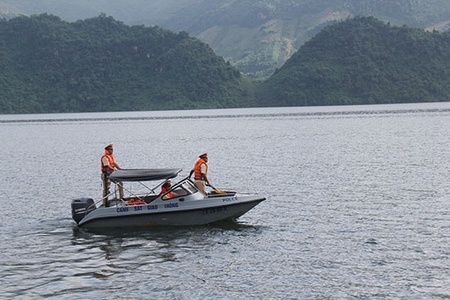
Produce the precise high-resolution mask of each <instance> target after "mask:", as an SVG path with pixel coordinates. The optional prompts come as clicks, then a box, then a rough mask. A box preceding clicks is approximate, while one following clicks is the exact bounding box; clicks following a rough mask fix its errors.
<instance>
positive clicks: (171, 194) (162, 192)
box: [159, 186, 173, 198]
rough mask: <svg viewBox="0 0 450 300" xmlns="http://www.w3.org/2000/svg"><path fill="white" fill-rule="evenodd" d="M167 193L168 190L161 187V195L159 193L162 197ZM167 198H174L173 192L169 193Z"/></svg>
mask: <svg viewBox="0 0 450 300" xmlns="http://www.w3.org/2000/svg"><path fill="white" fill-rule="evenodd" d="M166 192H167V189H166V188H165V187H164V186H162V187H161V193H159V194H160V195H163V194H165V193H166ZM166 197H167V198H173V192H169V193H167V194H166Z"/></svg>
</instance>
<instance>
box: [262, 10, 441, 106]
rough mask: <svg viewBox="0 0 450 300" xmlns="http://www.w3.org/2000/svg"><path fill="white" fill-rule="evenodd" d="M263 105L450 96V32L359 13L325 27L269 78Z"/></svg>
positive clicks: (416, 99) (429, 99)
mask: <svg viewBox="0 0 450 300" xmlns="http://www.w3.org/2000/svg"><path fill="white" fill-rule="evenodd" d="M259 99H260V100H261V103H260V104H261V105H266V106H303V105H345V104H372V103H401V102H426V101H449V100H450V32H446V33H439V32H436V31H435V32H427V31H424V30H422V29H413V28H408V27H406V26H402V27H397V26H390V25H389V24H385V23H383V22H381V21H379V20H377V19H375V18H372V17H359V18H354V19H349V20H346V21H342V22H339V23H336V24H335V25H333V26H328V27H326V28H325V29H324V30H322V31H321V32H320V33H319V34H318V35H317V36H315V37H314V38H313V39H311V40H310V41H309V42H307V43H306V44H305V45H304V46H302V47H301V48H300V50H299V51H298V52H297V53H295V54H294V55H293V56H292V57H291V58H290V59H289V60H288V61H287V62H286V64H285V65H284V66H283V67H282V68H280V69H279V70H277V71H276V72H275V74H274V75H273V76H271V77H270V78H269V79H268V80H267V81H265V82H264V83H263V84H262V85H261V87H260V90H259Z"/></svg>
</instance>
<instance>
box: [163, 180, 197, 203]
mask: <svg viewBox="0 0 450 300" xmlns="http://www.w3.org/2000/svg"><path fill="white" fill-rule="evenodd" d="M195 192H197V189H196V188H195V187H194V186H193V185H192V183H191V182H189V181H183V182H181V183H178V184H176V185H175V186H174V187H173V188H172V189H171V190H170V191H169V192H168V193H166V194H165V195H163V196H162V198H161V199H163V200H168V199H172V198H176V197H183V196H187V195H190V194H193V193H195Z"/></svg>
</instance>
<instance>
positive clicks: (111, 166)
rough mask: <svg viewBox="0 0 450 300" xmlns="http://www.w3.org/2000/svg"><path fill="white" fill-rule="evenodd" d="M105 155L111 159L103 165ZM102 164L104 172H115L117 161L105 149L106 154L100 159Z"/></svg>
mask: <svg viewBox="0 0 450 300" xmlns="http://www.w3.org/2000/svg"><path fill="white" fill-rule="evenodd" d="M103 157H106V158H107V159H108V161H109V166H108V165H103ZM100 162H101V165H102V172H103V173H112V172H114V167H115V166H116V161H115V159H114V156H112V155H110V154H109V152H107V151H106V150H105V154H103V156H102V158H101V159H100Z"/></svg>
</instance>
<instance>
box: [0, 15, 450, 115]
mask: <svg viewBox="0 0 450 300" xmlns="http://www.w3.org/2000/svg"><path fill="white" fill-rule="evenodd" d="M0 35H1V36H2V39H0V68H1V70H2V73H0V113H3V114H4V113H48V112H87V111H132V110H160V109H199V108H228V107H250V106H304V105H308V106H310V105H346V104H374V103H401V102H424V101H449V100H450V76H449V75H450V32H445V33H440V32H437V31H433V32H428V31H425V30H423V29H414V28H409V27H406V26H401V27H399V26H391V25H390V24H386V23H384V22H382V21H379V20H377V19H375V18H373V17H358V18H353V19H347V20H345V21H341V22H338V23H335V24H333V25H330V26H327V27H325V28H324V29H323V30H321V31H320V32H319V33H318V34H317V35H316V36H315V37H314V38H312V39H311V40H310V41H308V42H307V43H306V44H305V45H303V46H302V47H301V48H300V50H298V51H297V52H296V53H295V54H294V55H293V56H292V57H291V58H290V59H289V60H288V61H287V62H286V63H285V65H284V66H282V67H281V68H280V69H278V70H277V71H276V72H275V73H274V74H273V75H272V76H271V77H270V78H269V79H267V80H265V81H263V82H259V83H257V82H255V81H254V80H252V79H250V78H249V77H244V76H242V75H241V74H240V72H239V71H238V70H237V69H236V68H234V67H233V66H231V65H230V64H229V63H227V62H225V61H224V60H223V59H222V58H221V57H219V56H217V55H215V54H214V52H213V51H212V50H211V49H210V48H209V47H208V46H207V45H206V44H204V43H202V42H200V41H199V40H197V39H195V38H191V37H189V35H188V34H187V33H186V32H180V33H178V34H175V33H173V32H171V31H168V30H164V29H161V28H159V27H145V26H127V25H124V24H123V23H121V22H119V21H116V20H115V19H113V18H112V17H106V16H105V15H100V16H99V17H96V18H91V19H86V20H84V21H77V22H74V23H68V22H65V21H62V20H61V19H59V18H58V17H55V16H51V15H37V16H32V17H18V18H14V19H11V20H9V21H6V20H0Z"/></svg>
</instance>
